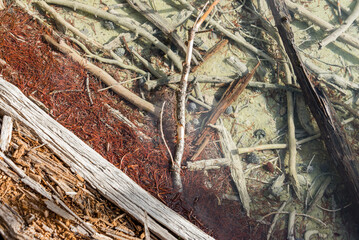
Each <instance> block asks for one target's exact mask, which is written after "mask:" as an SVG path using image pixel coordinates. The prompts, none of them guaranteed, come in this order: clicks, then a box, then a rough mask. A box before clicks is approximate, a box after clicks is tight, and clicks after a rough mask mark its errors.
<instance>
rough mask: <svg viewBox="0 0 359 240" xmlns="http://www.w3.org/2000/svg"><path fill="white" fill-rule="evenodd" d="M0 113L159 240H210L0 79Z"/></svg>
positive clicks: (16, 89) (13, 87)
mask: <svg viewBox="0 0 359 240" xmlns="http://www.w3.org/2000/svg"><path fill="white" fill-rule="evenodd" d="M0 112H1V114H2V115H9V116H11V117H12V118H13V119H14V120H16V121H17V122H19V123H21V125H23V126H24V127H26V128H28V129H29V130H31V132H32V133H33V134H34V135H36V136H37V137H38V138H39V139H40V140H41V141H42V142H44V143H46V144H47V147H48V148H49V149H51V151H53V152H54V153H55V154H56V155H57V156H58V157H59V158H60V159H61V160H62V161H63V162H64V163H65V164H66V165H67V166H68V167H69V168H70V169H71V170H72V171H73V172H76V173H77V174H78V175H80V176H81V177H82V178H83V179H84V180H85V181H86V182H87V183H88V184H89V185H90V186H91V187H92V188H94V189H95V190H97V191H98V192H99V193H100V194H101V195H102V196H104V197H105V198H106V199H107V200H109V201H111V202H112V203H113V204H114V205H116V206H117V207H119V208H121V209H122V210H124V211H125V212H127V213H128V214H129V215H131V216H132V217H133V218H135V219H136V220H137V221H139V222H140V223H142V224H145V222H147V224H148V228H149V230H150V231H151V232H152V233H153V234H154V235H156V236H157V237H159V238H160V239H178V238H181V239H213V238H212V237H210V236H208V235H207V234H205V233H204V232H202V231H201V230H200V229H198V228H197V227H196V226H194V225H193V224H191V223H190V222H188V221H187V220H185V219H184V218H183V217H181V216H180V215H179V214H177V213H176V212H174V211H173V210H171V209H169V208H168V207H166V206H165V205H163V204H162V203H161V202H160V201H159V200H157V199H156V198H154V197H153V196H152V195H150V194H149V193H147V192H146V191H145V190H144V189H142V188H141V187H140V186H138V185H137V184H136V183H135V182H134V181H132V180H131V179H130V178H129V177H128V176H127V175H125V174H124V173H123V172H122V171H121V170H119V169H118V168H116V167H115V166H113V165H112V164H111V163H109V162H108V161H107V160H106V159H104V158H103V157H102V156H101V155H100V154H98V153H97V152H95V151H94V150H93V149H91V148H90V147H89V146H88V145H86V144H85V143H84V142H83V141H81V140H80V139H79V138H78V137H76V136H75V135H74V134H73V133H72V132H70V131H69V130H68V129H66V128H64V127H63V126H61V125H60V124H59V123H58V122H56V121H55V120H54V119H52V118H51V117H50V116H49V115H47V114H46V113H45V112H44V111H43V110H42V109H40V108H39V107H38V106H37V105H35V104H34V103H33V102H31V101H30V100H29V99H28V98H26V96H25V95H24V94H22V93H21V91H20V90H19V89H18V88H16V87H15V86H14V85H12V84H10V83H8V82H6V81H5V80H3V79H2V78H0ZM145 212H146V213H147V215H148V216H147V219H146V217H145V215H146V214H145Z"/></svg>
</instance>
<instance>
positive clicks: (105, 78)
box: [43, 35, 159, 116]
mask: <svg viewBox="0 0 359 240" xmlns="http://www.w3.org/2000/svg"><path fill="white" fill-rule="evenodd" d="M43 37H44V39H45V40H46V41H47V42H48V43H50V44H51V45H53V46H55V47H56V48H57V49H59V50H60V51H61V52H62V53H64V54H66V55H68V56H70V57H71V58H72V59H73V60H74V61H76V62H78V63H79V64H80V65H82V66H83V67H84V68H85V69H86V70H88V71H90V72H91V73H92V74H94V75H95V76H96V77H98V78H99V79H101V81H102V82H104V83H105V84H107V85H109V86H112V85H115V84H116V83H117V81H116V80H115V79H114V78H113V77H112V76H111V75H109V74H108V73H107V72H105V71H104V70H102V69H101V68H99V67H97V66H96V65H94V64H92V63H91V62H89V61H87V60H86V59H84V58H82V57H81V56H80V55H79V54H78V53H76V51H74V50H73V49H72V48H71V47H70V46H68V45H67V44H66V43H65V42H63V41H61V42H60V43H57V42H56V40H54V39H53V38H52V37H50V36H48V35H44V36H43ZM112 89H113V91H114V92H116V93H117V94H118V95H120V96H121V97H123V98H125V99H126V100H127V101H129V102H131V103H132V104H134V105H135V106H137V107H139V108H141V109H144V110H146V111H148V112H150V113H152V114H154V115H155V116H158V113H159V112H158V109H157V108H156V106H155V105H153V104H152V103H150V102H147V101H146V100H143V99H142V98H140V97H139V96H137V95H136V94H134V93H133V92H131V91H130V90H128V89H126V88H125V87H123V86H121V85H117V86H114V87H113V88H112Z"/></svg>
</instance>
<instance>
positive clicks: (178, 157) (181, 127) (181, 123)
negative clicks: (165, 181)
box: [172, 0, 219, 192]
mask: <svg viewBox="0 0 359 240" xmlns="http://www.w3.org/2000/svg"><path fill="white" fill-rule="evenodd" d="M218 2H219V0H216V1H214V2H213V3H212V4H211V6H209V8H208V10H207V11H206V12H205V13H204V14H203V16H202V17H201V18H200V19H197V20H196V22H195V23H194V26H193V28H192V29H191V31H190V32H189V36H188V48H187V54H186V61H185V64H184V67H183V71H182V77H181V92H180V94H179V98H180V99H179V104H178V106H179V107H178V108H179V110H178V116H177V121H178V127H177V139H178V144H177V149H176V153H175V158H174V164H172V171H173V174H172V175H173V185H174V188H175V190H176V191H178V192H182V190H183V186H182V180H181V176H180V172H181V164H182V156H183V151H184V137H185V136H184V135H185V125H186V95H187V85H188V76H189V73H190V69H191V59H192V51H193V43H194V36H195V34H196V32H198V29H199V28H200V26H201V24H202V23H203V21H204V20H205V19H206V17H207V16H208V15H209V13H210V12H211V11H212V9H213V8H214V6H216V5H217V4H218Z"/></svg>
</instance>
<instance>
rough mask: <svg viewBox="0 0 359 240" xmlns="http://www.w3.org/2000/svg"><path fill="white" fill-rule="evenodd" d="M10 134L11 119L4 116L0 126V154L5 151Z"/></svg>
mask: <svg viewBox="0 0 359 240" xmlns="http://www.w3.org/2000/svg"><path fill="white" fill-rule="evenodd" d="M11 133H12V119H11V117H9V116H4V117H3V119H2V124H1V135H0V150H1V151H2V152H5V151H7V148H8V147H9V144H10V141H11Z"/></svg>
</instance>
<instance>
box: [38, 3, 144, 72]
mask: <svg viewBox="0 0 359 240" xmlns="http://www.w3.org/2000/svg"><path fill="white" fill-rule="evenodd" d="M35 3H36V4H38V5H39V6H40V7H41V8H42V9H43V10H45V11H46V12H48V13H50V15H51V16H52V17H53V18H54V19H55V21H56V22H57V23H59V24H61V25H62V26H64V27H65V29H68V30H70V31H71V32H72V33H73V34H74V35H76V36H78V37H79V38H81V39H83V40H84V41H85V42H86V43H89V44H90V45H91V46H93V47H95V48H96V49H101V50H106V49H105V48H104V46H102V45H101V44H100V43H98V42H97V41H95V40H93V39H91V38H89V37H87V36H86V35H85V34H83V33H82V32H81V31H80V30H78V29H77V28H75V27H74V26H72V25H71V24H70V23H68V22H67V21H66V20H65V19H64V18H63V17H62V16H61V15H60V14H58V13H57V12H56V11H55V9H53V8H52V7H51V6H49V5H48V4H47V3H46V2H44V1H37V2H35ZM79 46H80V47H81V48H82V49H83V50H84V51H85V49H84V48H83V47H82V46H81V45H79ZM83 46H84V45H83ZM110 54H111V56H114V54H115V53H114V52H113V51H110ZM92 56H96V55H94V54H92ZM96 57H98V58H97V60H99V61H101V62H106V63H109V64H114V65H117V66H119V67H121V68H124V69H128V70H131V71H134V72H137V73H140V74H143V75H144V71H142V70H141V69H139V68H137V67H136V66H131V65H126V64H124V63H123V62H122V61H120V59H118V58H117V59H115V60H113V59H107V58H100V57H99V56H96ZM94 58H95V57H94Z"/></svg>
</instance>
